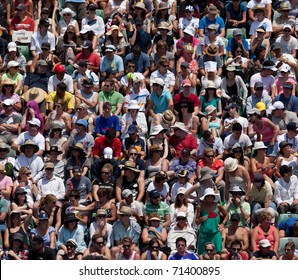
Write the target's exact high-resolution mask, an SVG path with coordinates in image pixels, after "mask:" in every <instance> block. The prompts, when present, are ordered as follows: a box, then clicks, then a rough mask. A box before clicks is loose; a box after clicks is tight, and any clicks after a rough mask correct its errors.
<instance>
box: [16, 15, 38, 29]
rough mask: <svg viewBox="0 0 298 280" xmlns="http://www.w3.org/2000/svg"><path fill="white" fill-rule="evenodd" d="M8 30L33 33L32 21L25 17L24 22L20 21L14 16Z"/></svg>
mask: <svg viewBox="0 0 298 280" xmlns="http://www.w3.org/2000/svg"><path fill="white" fill-rule="evenodd" d="M10 30H16V31H17V30H26V31H32V32H33V31H34V20H33V19H32V18H30V17H27V16H26V17H25V18H24V20H21V19H20V18H19V17H18V16H15V17H14V18H13V19H12V20H11V24H10Z"/></svg>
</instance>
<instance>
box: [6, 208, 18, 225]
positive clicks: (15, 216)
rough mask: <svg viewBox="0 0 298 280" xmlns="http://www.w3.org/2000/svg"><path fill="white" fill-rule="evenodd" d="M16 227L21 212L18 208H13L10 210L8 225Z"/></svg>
mask: <svg viewBox="0 0 298 280" xmlns="http://www.w3.org/2000/svg"><path fill="white" fill-rule="evenodd" d="M9 224H10V225H11V226H12V227H16V226H18V225H20V224H21V212H20V211H18V210H13V211H11V212H10V215H9V221H8V225H9Z"/></svg>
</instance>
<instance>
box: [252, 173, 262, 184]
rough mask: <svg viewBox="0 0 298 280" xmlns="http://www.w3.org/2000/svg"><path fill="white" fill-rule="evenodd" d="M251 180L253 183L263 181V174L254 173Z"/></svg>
mask: <svg viewBox="0 0 298 280" xmlns="http://www.w3.org/2000/svg"><path fill="white" fill-rule="evenodd" d="M253 182H254V183H263V182H264V177H263V174H262V173H260V172H257V173H255V175H254V178H253Z"/></svg>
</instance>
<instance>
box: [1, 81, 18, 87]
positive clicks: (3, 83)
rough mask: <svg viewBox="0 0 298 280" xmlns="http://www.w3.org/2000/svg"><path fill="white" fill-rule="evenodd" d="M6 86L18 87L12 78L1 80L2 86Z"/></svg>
mask: <svg viewBox="0 0 298 280" xmlns="http://www.w3.org/2000/svg"><path fill="white" fill-rule="evenodd" d="M4 86H13V89H15V88H16V83H15V82H14V81H13V80H11V79H5V80H3V81H2V82H1V87H4Z"/></svg>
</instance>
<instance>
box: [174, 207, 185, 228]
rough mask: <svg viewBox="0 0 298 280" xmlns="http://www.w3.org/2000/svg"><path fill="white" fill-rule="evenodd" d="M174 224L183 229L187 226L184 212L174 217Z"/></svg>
mask: <svg viewBox="0 0 298 280" xmlns="http://www.w3.org/2000/svg"><path fill="white" fill-rule="evenodd" d="M176 223H177V225H178V226H179V227H181V228H182V227H185V226H186V225H187V218H186V213H185V212H182V211H180V212H178V213H177V215H176Z"/></svg>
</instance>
